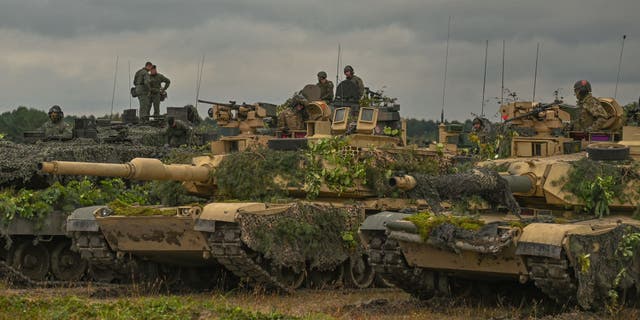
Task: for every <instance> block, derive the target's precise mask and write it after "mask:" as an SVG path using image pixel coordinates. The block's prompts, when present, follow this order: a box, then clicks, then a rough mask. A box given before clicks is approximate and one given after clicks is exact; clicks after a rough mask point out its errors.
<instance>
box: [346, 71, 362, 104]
mask: <svg viewBox="0 0 640 320" xmlns="http://www.w3.org/2000/svg"><path fill="white" fill-rule="evenodd" d="M344 75H345V77H347V80H349V81H352V82H353V83H354V84H355V85H356V87H358V96H359V97H362V95H363V94H364V82H362V79H360V77H358V76H356V75H355V74H354V72H353V67H352V66H349V65H347V66H346V67H344Z"/></svg>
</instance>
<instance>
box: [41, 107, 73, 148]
mask: <svg viewBox="0 0 640 320" xmlns="http://www.w3.org/2000/svg"><path fill="white" fill-rule="evenodd" d="M63 119H64V113H63V112H62V108H60V106H58V105H55V106H52V107H51V108H49V121H47V122H46V123H45V124H44V125H42V131H43V132H44V140H45V141H47V140H71V139H72V138H73V131H72V130H71V126H70V125H69V124H68V123H66V122H64V121H63Z"/></svg>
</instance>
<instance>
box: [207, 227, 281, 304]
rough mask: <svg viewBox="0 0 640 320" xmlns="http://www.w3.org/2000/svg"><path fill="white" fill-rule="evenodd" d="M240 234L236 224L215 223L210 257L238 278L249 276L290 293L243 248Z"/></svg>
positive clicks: (210, 237)
mask: <svg viewBox="0 0 640 320" xmlns="http://www.w3.org/2000/svg"><path fill="white" fill-rule="evenodd" d="M240 234H241V231H240V227H239V226H237V225H229V224H224V225H222V224H220V225H218V224H217V225H216V230H215V231H214V232H213V233H211V234H210V235H209V246H210V248H211V255H212V257H213V258H215V259H216V260H218V262H219V263H220V264H221V265H223V266H224V267H225V268H226V269H227V270H229V271H231V272H232V273H233V274H235V275H236V276H238V277H240V278H249V279H251V280H252V281H255V282H256V283H259V284H262V285H264V286H266V287H268V288H270V289H276V290H279V291H283V292H287V293H291V292H292V291H293V290H292V289H291V288H290V287H289V286H288V285H287V284H285V283H283V282H281V281H279V280H278V279H277V278H276V277H275V276H273V275H272V274H271V273H270V272H269V271H268V270H265V269H264V268H263V266H261V265H260V264H258V263H257V262H256V261H254V259H252V258H251V257H250V256H249V254H248V253H247V252H246V251H245V249H243V244H242V240H241V239H240Z"/></svg>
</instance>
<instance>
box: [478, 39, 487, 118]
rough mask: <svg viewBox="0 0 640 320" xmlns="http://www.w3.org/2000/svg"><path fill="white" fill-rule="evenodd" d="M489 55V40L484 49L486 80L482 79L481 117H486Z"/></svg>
mask: <svg viewBox="0 0 640 320" xmlns="http://www.w3.org/2000/svg"><path fill="white" fill-rule="evenodd" d="M488 55H489V40H487V42H486V45H485V47H484V78H483V79H482V108H481V109H480V116H481V117H484V93H485V89H486V88H487V56H488Z"/></svg>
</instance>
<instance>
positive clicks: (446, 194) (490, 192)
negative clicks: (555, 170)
mask: <svg viewBox="0 0 640 320" xmlns="http://www.w3.org/2000/svg"><path fill="white" fill-rule="evenodd" d="M414 177H415V178H416V182H417V185H416V187H415V188H414V189H412V190H409V191H407V195H408V196H409V197H410V198H413V199H426V200H427V201H428V202H429V204H430V206H431V207H432V208H433V210H434V211H435V212H440V211H442V210H443V209H442V207H441V206H440V202H441V201H442V200H464V199H466V198H468V197H471V196H479V197H481V198H482V199H484V200H486V201H488V202H489V204H491V205H493V206H497V205H502V206H504V207H506V208H507V209H509V211H511V213H513V214H514V215H519V214H520V206H519V205H518V203H517V202H516V200H515V198H514V197H513V194H512V193H511V189H510V188H509V185H508V183H507V181H506V180H504V179H502V178H501V177H500V175H499V174H498V173H497V172H495V171H492V170H489V169H482V168H481V169H474V170H472V171H470V172H467V173H457V174H448V175H441V176H431V175H423V174H418V175H415V176H414Z"/></svg>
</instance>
